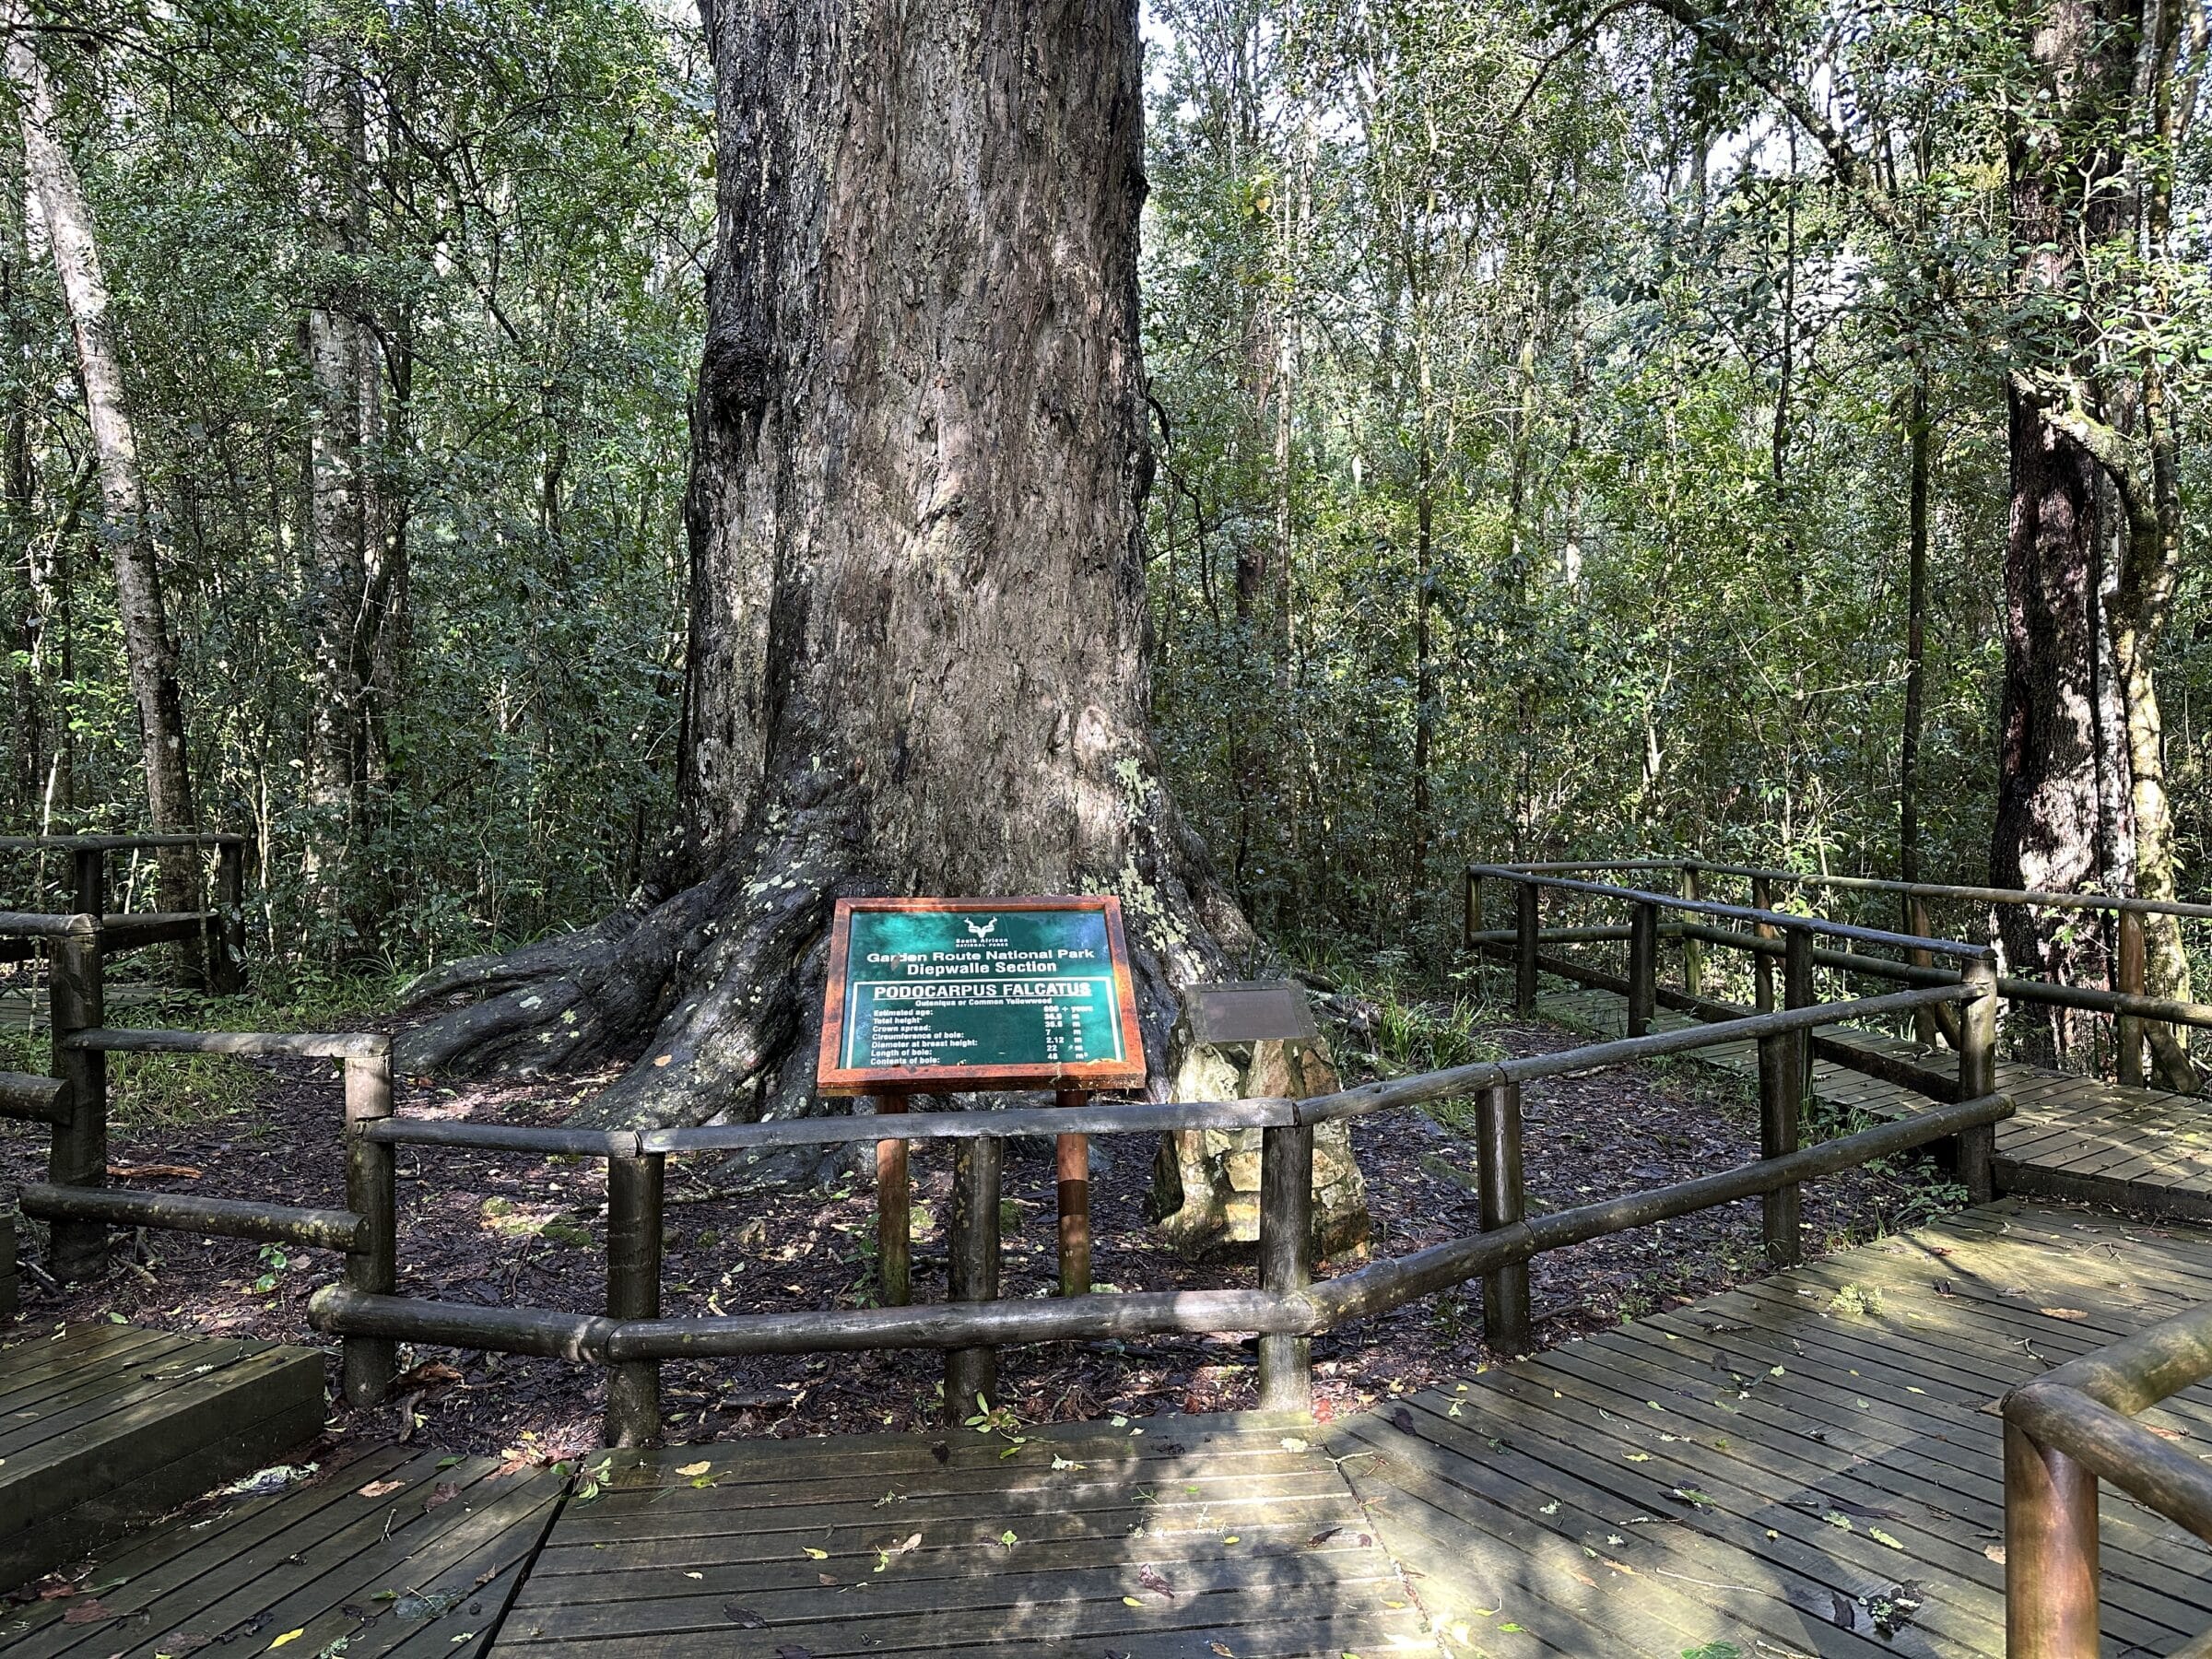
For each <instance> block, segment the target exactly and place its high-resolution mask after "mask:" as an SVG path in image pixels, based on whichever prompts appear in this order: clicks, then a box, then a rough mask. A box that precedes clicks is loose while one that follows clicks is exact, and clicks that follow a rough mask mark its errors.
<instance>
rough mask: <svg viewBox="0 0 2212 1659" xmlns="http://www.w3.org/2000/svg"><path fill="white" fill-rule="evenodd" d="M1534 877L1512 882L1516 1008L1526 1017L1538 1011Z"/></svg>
mask: <svg viewBox="0 0 2212 1659" xmlns="http://www.w3.org/2000/svg"><path fill="white" fill-rule="evenodd" d="M1541 897H1542V889H1541V888H1538V887H1537V886H1536V884H1535V882H1533V881H1528V880H1523V881H1518V882H1516V883H1514V884H1513V967H1514V971H1513V1012H1514V1013H1516V1014H1518V1015H1520V1016H1521V1017H1522V1018H1527V1017H1528V1016H1529V1015H1531V1014H1534V1013H1535V1011H1536V931H1537V927H1538V921H1537V917H1538V913H1539V912H1538V911H1537V908H1536V906H1537V900H1539V899H1540V898H1541Z"/></svg>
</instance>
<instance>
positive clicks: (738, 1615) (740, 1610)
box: [722, 1602, 768, 1630]
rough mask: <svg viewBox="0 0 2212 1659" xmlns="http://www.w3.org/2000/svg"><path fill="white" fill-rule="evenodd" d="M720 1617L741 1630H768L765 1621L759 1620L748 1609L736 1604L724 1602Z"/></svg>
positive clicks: (757, 1616)
mask: <svg viewBox="0 0 2212 1659" xmlns="http://www.w3.org/2000/svg"><path fill="white" fill-rule="evenodd" d="M722 1616H723V1617H724V1618H726V1619H728V1620H729V1621H730V1622H731V1623H732V1624H734V1625H735V1626H736V1627H737V1628H738V1629H739V1630H767V1629H768V1620H767V1619H765V1618H761V1617H760V1615H759V1614H758V1613H756V1612H754V1611H753V1610H752V1609H751V1608H750V1607H747V1606H739V1605H738V1604H737V1603H736V1602H724V1603H723V1604H722Z"/></svg>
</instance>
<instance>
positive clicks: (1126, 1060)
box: [815, 893, 1147, 1095]
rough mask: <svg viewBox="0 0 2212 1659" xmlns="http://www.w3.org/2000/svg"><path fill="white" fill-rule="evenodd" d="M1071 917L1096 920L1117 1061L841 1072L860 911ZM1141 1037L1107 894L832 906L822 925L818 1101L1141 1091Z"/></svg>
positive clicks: (1114, 904) (1114, 907)
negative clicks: (983, 1092)
mask: <svg viewBox="0 0 2212 1659" xmlns="http://www.w3.org/2000/svg"><path fill="white" fill-rule="evenodd" d="M884 911H890V912H1022V911H1061V912H1065V911H1077V912H1092V913H1095V914H1098V915H1100V916H1102V917H1103V918H1104V920H1105V924H1106V948H1107V957H1108V965H1109V967H1110V969H1111V971H1112V977H1113V1013H1114V1020H1115V1023H1116V1025H1117V1027H1118V1029H1119V1030H1120V1033H1121V1044H1122V1053H1123V1056H1124V1057H1123V1058H1122V1059H1119V1060H1079V1061H1075V1062H1072V1063H1065V1064H1062V1065H937V1066H927V1065H892V1066H845V1065H840V1064H839V1063H838V1062H839V1060H840V1059H841V1050H842V1048H843V1041H844V1030H845V975H846V971H847V968H848V967H849V965H850V957H851V951H852V944H853V917H854V916H855V915H856V914H861V913H865V912H884ZM1146 1077H1147V1068H1146V1065H1145V1043H1144V1033H1143V1030H1142V1029H1141V1028H1140V1027H1139V1026H1138V1024H1137V1018H1136V988H1135V983H1134V982H1132V980H1131V979H1130V976H1129V944H1128V938H1127V935H1125V934H1124V932H1123V928H1122V901H1121V900H1119V899H1117V898H1115V897H1114V896H1113V895H1112V894H1111V893H1082V894H1064V895H1053V896H1045V897H1030V898H1021V899H840V900H838V901H837V907H836V910H835V912H834V913H833V914H832V916H831V918H830V976H829V984H828V986H827V988H826V989H825V991H824V993H823V996H822V1040H821V1046H820V1049H819V1052H818V1054H817V1057H816V1061H815V1087H816V1088H817V1089H818V1091H819V1092H820V1093H822V1094H825V1095H864V1094H900V1093H907V1092H912V1091H916V1090H924V1089H933V1088H935V1089H1013V1088H1051V1089H1055V1090H1061V1091H1066V1090H1077V1089H1079V1090H1084V1091H1087V1092H1088V1091H1092V1090H1098V1089H1113V1088H1143V1087H1144V1084H1145V1079H1146Z"/></svg>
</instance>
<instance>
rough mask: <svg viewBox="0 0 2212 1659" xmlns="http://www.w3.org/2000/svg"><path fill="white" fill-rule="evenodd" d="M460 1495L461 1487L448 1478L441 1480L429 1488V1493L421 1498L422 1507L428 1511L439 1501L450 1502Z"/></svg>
mask: <svg viewBox="0 0 2212 1659" xmlns="http://www.w3.org/2000/svg"><path fill="white" fill-rule="evenodd" d="M460 1496H461V1488H459V1487H457V1486H455V1485H454V1484H453V1482H452V1481H450V1480H441V1481H440V1482H439V1483H438V1484H437V1485H436V1486H434V1487H432V1488H430V1495H429V1497H428V1498H425V1499H424V1500H422V1507H423V1510H424V1511H425V1512H429V1511H430V1510H434V1509H436V1508H437V1507H438V1506H439V1505H440V1504H441V1503H451V1502H452V1501H453V1500H454V1499H456V1498H458V1497H460Z"/></svg>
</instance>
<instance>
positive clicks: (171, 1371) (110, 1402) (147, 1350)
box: [0, 1324, 324, 1588]
mask: <svg viewBox="0 0 2212 1659" xmlns="http://www.w3.org/2000/svg"><path fill="white" fill-rule="evenodd" d="M323 1388H324V1357H323V1356H322V1355H321V1354H318V1353H316V1352H314V1351H313V1350H312V1349H309V1348H300V1347H280V1346H279V1345H277V1344H276V1343H270V1342H260V1341H252V1340H245V1339H231V1338H211V1337H199V1336H171V1335H166V1334H164V1333H161V1332H158V1331H147V1330H141V1329H139V1328H137V1327H135V1326H133V1325H115V1324H74V1325H63V1326H58V1327H55V1328H53V1329H50V1330H47V1331H44V1332H41V1333H40V1334H38V1335H29V1336H25V1337H23V1338H21V1339H19V1340H18V1341H16V1342H13V1343H11V1344H9V1345H8V1346H7V1347H4V1348H0V1588H7V1587H12V1586H14V1585H17V1584H20V1583H26V1582H28V1581H29V1580H30V1579H34V1578H36V1577H38V1576H39V1575H40V1574H41V1573H43V1572H46V1571H50V1570H51V1569H53V1568H54V1567H57V1566H61V1565H63V1564H65V1563H66V1562H68V1561H71V1560H73V1559H76V1558H78V1557H80V1556H83V1555H85V1554H86V1553H87V1552H88V1551H90V1550H92V1549H94V1548H96V1547H99V1546H100V1545H101V1544H104V1543H107V1542H109V1541H110V1540H112V1539H113V1538H115V1537H117V1536H119V1535H122V1534H123V1533H124V1532H125V1531H126V1530H128V1529H129V1528H130V1527H132V1526H134V1525H136V1524H141V1523H143V1522H145V1521H147V1520H148V1519H150V1518H151V1517H153V1516H156V1515H159V1514H161V1513H163V1512H166V1511H168V1510H171V1509H174V1508H175V1507H176V1506H177V1505H179V1504H180V1503H182V1502H185V1501H187V1500H190V1499H193V1498H196V1497H198V1496H199V1495H200V1494H201V1493H203V1492H206V1491H207V1490H208V1489H209V1488H213V1487H217V1486H220V1485H221V1484H223V1483H224V1482H226V1481H229V1480H233V1479H236V1478H237V1477H240V1476H241V1475H245V1474H250V1473H251V1472H253V1470H255V1469H258V1468H262V1467H265V1466H266V1465H270V1464H274V1463H277V1462H280V1461H282V1460H284V1459H285V1458H287V1457H289V1456H291V1455H292V1454H294V1453H297V1452H299V1451H300V1449H301V1448H302V1447H304V1446H306V1445H308V1444H309V1443H310V1442H312V1441H313V1440H314V1439H315V1437H316V1436H317V1435H318V1434H320V1433H321V1432H322V1429H323V1402H324V1394H323Z"/></svg>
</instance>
